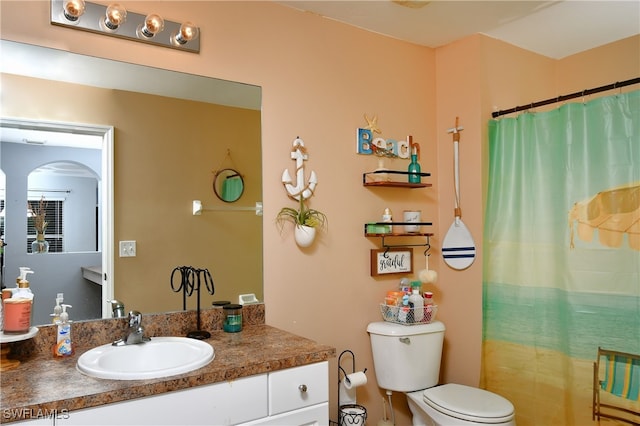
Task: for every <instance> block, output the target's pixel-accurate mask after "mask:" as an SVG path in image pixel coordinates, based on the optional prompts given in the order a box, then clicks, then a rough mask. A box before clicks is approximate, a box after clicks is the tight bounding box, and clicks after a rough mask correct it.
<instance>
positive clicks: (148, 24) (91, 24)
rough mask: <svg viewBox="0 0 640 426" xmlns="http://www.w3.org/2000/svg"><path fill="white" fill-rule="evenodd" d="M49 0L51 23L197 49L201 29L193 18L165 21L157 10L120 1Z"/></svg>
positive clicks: (194, 51) (158, 44)
mask: <svg viewBox="0 0 640 426" xmlns="http://www.w3.org/2000/svg"><path fill="white" fill-rule="evenodd" d="M50 1H51V24H52V25H59V26H62V27H67V28H75V29H78V30H83V31H89V32H92V33H98V34H104V35H109V36H112V37H118V38H124V39H128V40H134V41H140V42H143V43H147V44H153V45H156V46H164V47H171V48H173V49H177V50H184V51H187V52H193V53H198V52H200V37H199V35H200V30H199V28H198V27H197V26H196V25H195V24H193V23H192V22H189V21H186V22H183V23H179V22H173V21H168V20H165V19H163V18H162V16H160V15H158V14H157V13H147V14H140V13H134V12H131V11H127V9H126V8H125V7H124V6H123V5H122V4H119V3H111V4H109V5H103V4H97V3H92V2H89V1H85V0H50Z"/></svg>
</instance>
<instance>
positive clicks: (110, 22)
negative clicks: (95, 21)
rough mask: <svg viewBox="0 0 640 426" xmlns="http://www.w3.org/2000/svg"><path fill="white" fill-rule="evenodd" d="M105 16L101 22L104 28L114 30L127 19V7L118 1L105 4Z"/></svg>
mask: <svg viewBox="0 0 640 426" xmlns="http://www.w3.org/2000/svg"><path fill="white" fill-rule="evenodd" d="M105 15H106V16H105V18H104V20H103V21H102V23H103V24H104V26H105V29H106V30H110V31H115V30H117V29H118V27H119V26H120V25H122V24H123V23H124V21H126V20H127V9H125V8H124V6H122V5H121V4H120V3H113V4H110V5H109V6H107V11H106V13H105Z"/></svg>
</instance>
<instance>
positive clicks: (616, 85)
mask: <svg viewBox="0 0 640 426" xmlns="http://www.w3.org/2000/svg"><path fill="white" fill-rule="evenodd" d="M638 83H640V77H636V78H632V79H630V80H625V81H617V82H615V83H612V84H607V85H606V86H600V87H596V88H595V89H586V90H583V91H582V92H575V93H571V94H570V95H562V96H558V97H557V98H551V99H547V100H544V101H539V102H533V103H530V104H527V105H520V106H517V107H514V108H511V109H505V110H500V111H494V112H492V113H491V117H493V118H496V117H500V116H501V115H507V114H511V113H514V112H518V111H526V110H528V109H532V108H536V107H539V106H543V105H550V104H554V103H556V102H563V101H566V100H569V99H575V98H579V97H581V96H588V95H592V94H594V93H599V92H605V91H607V90H613V89H618V88H620V87H625V86H630V85H632V84H638Z"/></svg>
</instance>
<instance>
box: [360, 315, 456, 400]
mask: <svg viewBox="0 0 640 426" xmlns="http://www.w3.org/2000/svg"><path fill="white" fill-rule="evenodd" d="M444 330H445V328H444V324H443V323H442V322H440V321H434V322H432V323H431V324H417V325H410V326H408V325H402V324H395V323H391V322H372V323H370V324H369V325H368V326H367V332H368V333H369V337H370V338H371V350H372V352H373V364H374V368H375V374H376V380H377V382H378V386H379V387H381V388H383V389H386V390H391V391H398V392H412V391H416V390H421V389H426V388H430V387H432V386H435V385H437V384H438V379H439V376H440V360H441V358H442V344H443V342H444Z"/></svg>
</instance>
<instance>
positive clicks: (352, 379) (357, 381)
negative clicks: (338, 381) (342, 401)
mask: <svg viewBox="0 0 640 426" xmlns="http://www.w3.org/2000/svg"><path fill="white" fill-rule="evenodd" d="M366 384H367V376H366V375H365V374H364V371H357V372H355V373H351V374H347V377H346V378H345V380H344V387H345V388H347V389H352V388H357V387H358V386H363V385H366Z"/></svg>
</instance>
